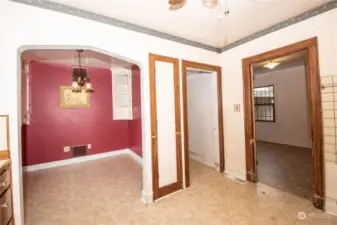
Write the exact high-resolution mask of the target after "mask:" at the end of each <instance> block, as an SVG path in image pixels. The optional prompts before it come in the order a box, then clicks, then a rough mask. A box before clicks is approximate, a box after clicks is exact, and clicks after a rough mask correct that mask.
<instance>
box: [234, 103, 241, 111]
mask: <svg viewBox="0 0 337 225" xmlns="http://www.w3.org/2000/svg"><path fill="white" fill-rule="evenodd" d="M234 112H240V104H234Z"/></svg>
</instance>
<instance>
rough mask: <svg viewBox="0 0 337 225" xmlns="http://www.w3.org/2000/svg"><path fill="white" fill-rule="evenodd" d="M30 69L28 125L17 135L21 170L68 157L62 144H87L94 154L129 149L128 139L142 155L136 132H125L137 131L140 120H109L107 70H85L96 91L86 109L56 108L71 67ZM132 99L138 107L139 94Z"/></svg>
mask: <svg viewBox="0 0 337 225" xmlns="http://www.w3.org/2000/svg"><path fill="white" fill-rule="evenodd" d="M30 71H31V74H32V78H31V83H30V86H31V112H32V115H31V124H30V125H28V126H24V127H23V132H22V136H23V166H26V165H33V164H38V163H45V162H51V161H57V160H62V159H68V158H70V157H71V153H70V152H63V147H64V146H73V145H83V144H91V146H92V149H91V150H89V153H90V154H95V153H102V152H108V151H113V150H119V149H124V148H129V139H130V140H131V141H130V142H131V143H132V146H133V147H132V149H134V150H135V151H136V152H137V154H140V155H141V148H139V146H141V144H140V145H139V140H141V139H139V133H138V132H135V133H134V132H133V131H132V132H128V125H129V123H130V125H131V128H132V129H136V128H137V130H138V131H139V126H138V125H139V124H140V121H138V120H135V122H133V121H127V120H125V121H123V120H112V81H111V79H112V77H111V71H110V70H108V69H100V68H88V73H89V75H90V78H91V80H92V85H93V88H94V89H95V90H96V91H95V92H94V93H93V94H92V96H91V108H89V109H62V108H60V86H61V85H68V86H69V85H70V84H71V74H72V69H71V67H70V66H65V65H60V64H47V63H39V62H32V63H31V64H30ZM136 74H137V73H136ZM137 76H138V77H139V70H138V75H137ZM137 76H135V77H136V78H134V79H135V82H137V79H138V78H137ZM135 86H136V85H135ZM139 88H140V86H139ZM135 89H137V88H136V87H135ZM134 97H135V100H134V101H135V104H136V105H137V104H139V103H140V99H138V97H139V98H140V96H136V94H135V96H134ZM139 120H140V119H139ZM134 134H136V135H134ZM140 135H141V133H140Z"/></svg>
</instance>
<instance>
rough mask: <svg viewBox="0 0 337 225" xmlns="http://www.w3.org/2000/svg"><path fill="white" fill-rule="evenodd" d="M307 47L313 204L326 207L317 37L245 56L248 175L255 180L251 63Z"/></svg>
mask: <svg viewBox="0 0 337 225" xmlns="http://www.w3.org/2000/svg"><path fill="white" fill-rule="evenodd" d="M301 51H306V52H307V54H308V66H307V67H308V73H307V90H308V95H309V109H310V120H311V138H312V157H313V181H314V183H313V205H314V206H315V207H316V208H318V209H322V210H323V209H324V203H325V193H324V192H325V189H324V157H323V126H322V106H321V85H320V75H319V61H318V41H317V37H314V38H311V39H307V40H304V41H301V42H297V43H294V44H291V45H288V46H285V47H281V48H278V49H275V50H272V51H268V52H265V53H262V54H259V55H255V56H252V57H249V58H245V59H243V60H242V71H243V73H242V74H243V96H244V99H243V100H244V126H245V147H246V178H247V180H248V181H250V182H256V163H255V162H256V159H255V147H254V146H255V132H254V124H255V121H254V117H253V96H252V93H253V92H252V83H253V81H252V69H251V68H252V65H253V64H255V63H259V62H263V61H267V60H272V59H275V58H279V57H283V56H286V55H289V54H292V53H296V52H301Z"/></svg>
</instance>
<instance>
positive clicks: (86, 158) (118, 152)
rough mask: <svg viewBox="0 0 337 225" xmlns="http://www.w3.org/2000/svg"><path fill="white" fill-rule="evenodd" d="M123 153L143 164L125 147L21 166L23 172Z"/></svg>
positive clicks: (141, 160)
mask: <svg viewBox="0 0 337 225" xmlns="http://www.w3.org/2000/svg"><path fill="white" fill-rule="evenodd" d="M124 154H128V155H130V156H132V158H134V159H135V160H136V161H137V162H138V163H139V164H141V165H143V159H142V158H141V157H140V156H139V155H137V154H136V153H134V152H133V151H131V150H130V149H128V148H126V149H121V150H116V151H111V152H105V153H100V154H95V155H87V156H83V157H77V158H71V159H65V160H60V161H55V162H48V163H41V164H36V165H32V166H25V167H23V172H31V171H36V170H43V169H48V168H54V167H59V166H66V165H71V164H76V163H82V162H87V161H92V160H97V159H102V158H107V157H112V156H118V155H124Z"/></svg>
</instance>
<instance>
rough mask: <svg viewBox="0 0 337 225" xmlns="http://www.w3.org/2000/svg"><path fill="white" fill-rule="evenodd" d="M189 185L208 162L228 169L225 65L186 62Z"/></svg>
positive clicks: (185, 88) (185, 138)
mask: <svg viewBox="0 0 337 225" xmlns="http://www.w3.org/2000/svg"><path fill="white" fill-rule="evenodd" d="M182 72H183V73H182V87H183V117H184V120H183V121H184V124H183V127H184V159H185V160H184V164H185V165H184V166H185V186H186V187H189V186H190V185H191V183H192V185H193V177H192V179H191V174H192V175H193V174H194V173H198V172H197V170H198V168H199V167H200V165H202V164H205V165H207V166H210V167H212V168H215V169H216V170H218V171H219V172H221V173H222V172H224V167H225V165H224V164H225V163H224V160H225V159H224V140H223V111H222V85H221V82H222V81H221V68H220V67H217V66H212V65H207V64H201V63H195V62H190V61H184V60H183V62H182Z"/></svg>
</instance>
